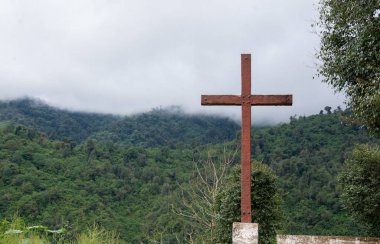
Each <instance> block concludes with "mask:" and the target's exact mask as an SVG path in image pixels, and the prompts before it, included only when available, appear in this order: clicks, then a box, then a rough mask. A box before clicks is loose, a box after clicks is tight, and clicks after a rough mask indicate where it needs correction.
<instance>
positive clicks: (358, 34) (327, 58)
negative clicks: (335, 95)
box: [318, 0, 380, 136]
mask: <svg viewBox="0 0 380 244" xmlns="http://www.w3.org/2000/svg"><path fill="white" fill-rule="evenodd" d="M379 14H380V1H379V0H344V1H341V0H321V1H320V21H319V26H320V28H321V29H320V34H321V37H322V42H321V48H320V51H319V53H318V57H319V58H320V60H321V61H322V65H321V67H320V68H319V73H320V74H321V75H322V76H323V77H324V82H326V83H328V84H330V85H332V86H333V87H334V88H335V90H336V91H344V92H345V93H346V94H347V98H348V100H347V103H348V105H349V106H350V107H351V108H352V111H353V113H354V115H355V116H356V118H357V119H358V120H360V122H361V123H363V124H364V125H365V126H366V127H367V128H368V129H369V131H371V132H372V133H373V134H374V135H376V136H380V17H379Z"/></svg>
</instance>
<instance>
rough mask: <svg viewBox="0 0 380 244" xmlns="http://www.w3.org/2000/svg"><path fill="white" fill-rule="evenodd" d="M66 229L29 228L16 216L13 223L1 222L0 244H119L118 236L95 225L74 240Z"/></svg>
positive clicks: (3, 220) (39, 226) (4, 220)
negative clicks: (68, 235)
mask: <svg viewBox="0 0 380 244" xmlns="http://www.w3.org/2000/svg"><path fill="white" fill-rule="evenodd" d="M65 234H66V230H65V229H59V230H49V229H48V227H46V226H42V225H37V226H27V225H26V224H25V222H24V221H23V219H21V218H20V217H17V216H14V217H13V218H12V220H11V221H7V220H6V219H2V220H1V221H0V243H7V244H19V243H30V244H34V243H35V244H45V243H46V244H47V243H62V244H64V243H65V244H74V243H75V244H118V243H120V240H119V237H118V234H117V233H116V232H115V231H108V230H106V229H104V228H103V227H101V226H99V225H97V224H93V225H91V226H90V227H89V228H87V229H86V231H84V232H82V233H79V234H78V235H77V236H76V237H75V238H73V239H71V240H70V239H67V238H66V236H65Z"/></svg>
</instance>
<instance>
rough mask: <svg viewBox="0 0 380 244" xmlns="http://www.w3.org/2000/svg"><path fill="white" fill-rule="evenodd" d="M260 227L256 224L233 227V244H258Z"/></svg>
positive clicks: (234, 224)
mask: <svg viewBox="0 0 380 244" xmlns="http://www.w3.org/2000/svg"><path fill="white" fill-rule="evenodd" d="M258 243H259V225H258V224H255V223H238V222H235V223H233V225H232V244H258Z"/></svg>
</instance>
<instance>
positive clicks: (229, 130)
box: [93, 107, 240, 147]
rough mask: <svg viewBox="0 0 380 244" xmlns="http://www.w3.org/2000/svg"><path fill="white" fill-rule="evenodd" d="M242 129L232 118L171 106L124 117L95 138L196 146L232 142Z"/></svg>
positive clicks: (135, 143)
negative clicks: (187, 110) (199, 113)
mask: <svg viewBox="0 0 380 244" xmlns="http://www.w3.org/2000/svg"><path fill="white" fill-rule="evenodd" d="M239 130H240V126H239V125H238V124H237V123H236V122H234V121H232V120H231V119H228V118H225V117H218V116H207V115H189V114H185V113H184V112H183V111H181V110H180V109H179V108H175V107H171V108H166V109H153V110H152V111H150V112H147V113H142V114H137V115H134V116H130V117H124V119H122V120H120V121H116V122H114V123H112V124H111V125H109V126H108V127H106V128H105V129H104V130H103V131H100V132H98V133H96V134H95V135H94V136H93V138H95V139H97V140H99V141H111V142H113V143H118V144H123V145H134V146H143V147H157V146H170V147H173V146H184V145H193V146H195V145H200V144H208V143H222V142H225V141H231V140H233V139H235V138H236V136H237V133H238V131H239Z"/></svg>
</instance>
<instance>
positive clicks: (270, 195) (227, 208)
mask: <svg viewBox="0 0 380 244" xmlns="http://www.w3.org/2000/svg"><path fill="white" fill-rule="evenodd" d="M251 182H252V183H251V192H252V196H251V197H252V206H251V207H252V221H253V222H254V223H258V224H259V242H260V243H275V241H276V230H277V229H278V228H279V227H280V221H281V210H280V206H281V198H280V196H279V193H278V188H277V177H276V176H275V175H274V173H273V171H272V170H271V169H270V168H269V167H268V166H267V165H264V164H262V163H260V162H253V163H252V173H251ZM240 192H241V187H240V167H236V168H234V169H233V171H232V173H231V175H230V177H229V179H228V180H227V183H226V185H225V187H224V188H223V189H222V190H221V191H220V192H219V193H218V196H217V201H216V206H215V207H216V209H217V212H218V218H217V227H216V232H217V238H218V242H223V243H231V242H232V240H231V238H232V223H233V222H240Z"/></svg>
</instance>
